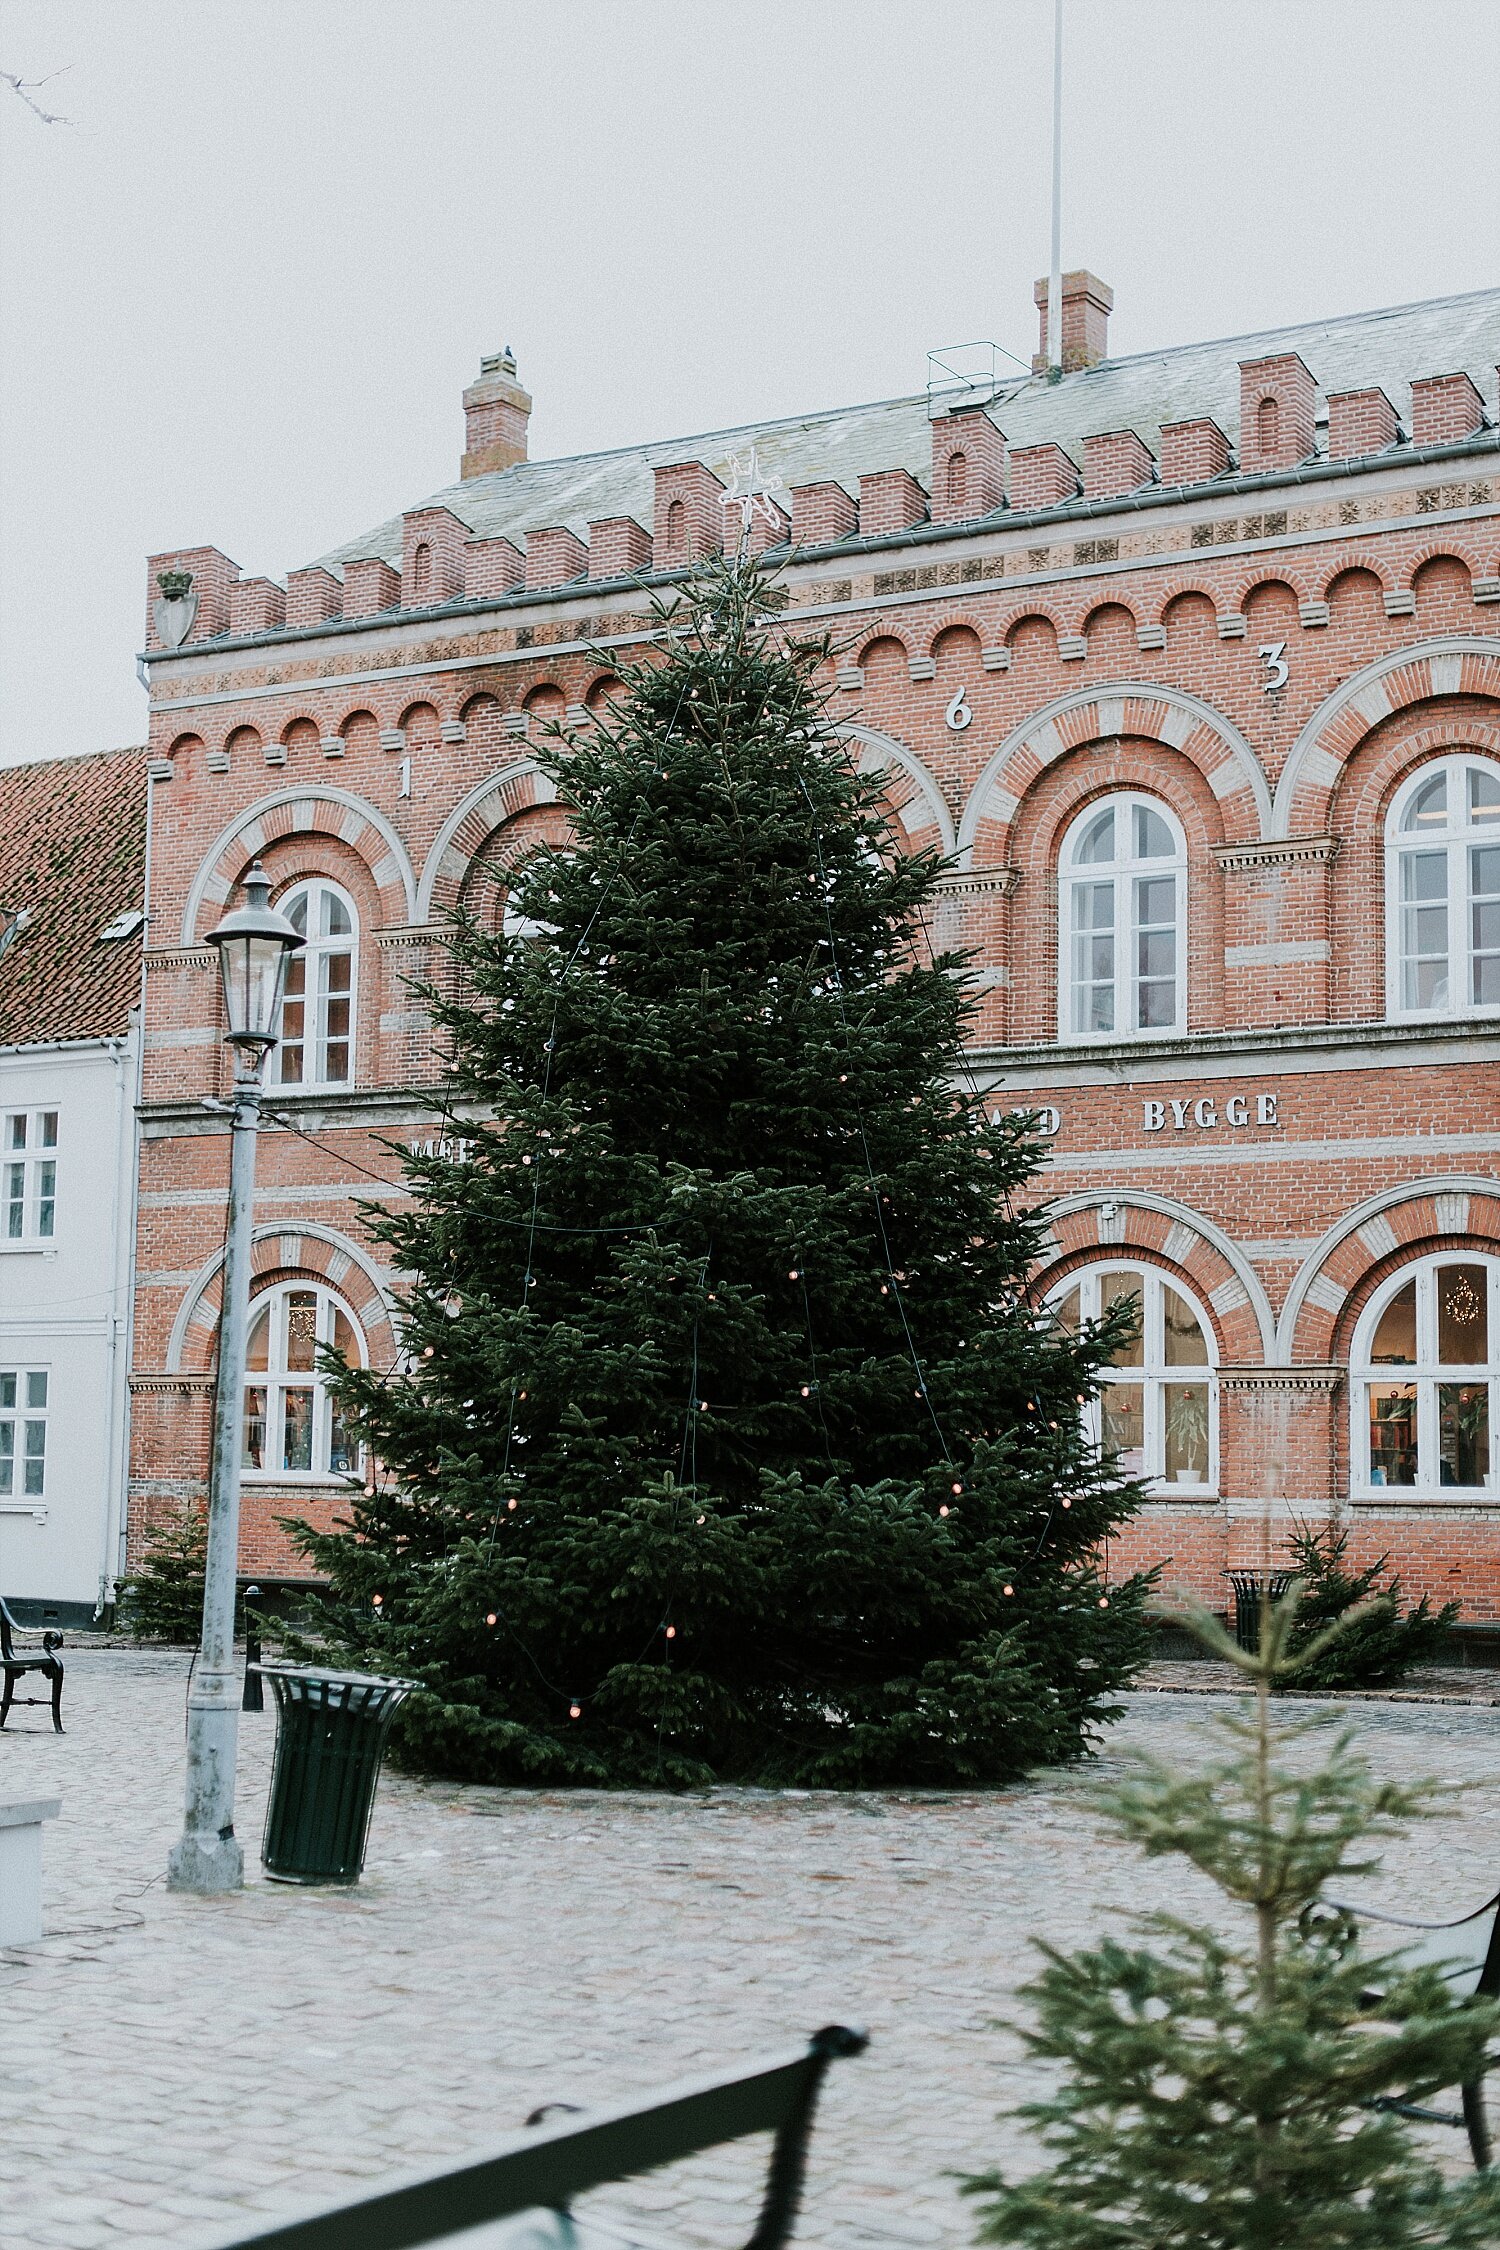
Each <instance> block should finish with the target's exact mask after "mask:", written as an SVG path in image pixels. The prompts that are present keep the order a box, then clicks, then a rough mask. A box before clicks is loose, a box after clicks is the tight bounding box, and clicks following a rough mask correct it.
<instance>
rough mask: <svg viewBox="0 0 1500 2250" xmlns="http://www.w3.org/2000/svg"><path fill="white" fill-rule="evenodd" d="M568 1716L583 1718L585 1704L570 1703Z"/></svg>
mask: <svg viewBox="0 0 1500 2250" xmlns="http://www.w3.org/2000/svg"><path fill="white" fill-rule="evenodd" d="M568 1717H569V1718H570V1719H581V1718H582V1717H583V1705H582V1704H581V1703H570V1704H569V1705H568Z"/></svg>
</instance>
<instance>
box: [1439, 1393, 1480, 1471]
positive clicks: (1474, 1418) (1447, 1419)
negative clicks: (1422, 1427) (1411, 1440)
mask: <svg viewBox="0 0 1500 2250" xmlns="http://www.w3.org/2000/svg"><path fill="white" fill-rule="evenodd" d="M1438 1481H1439V1483H1441V1484H1464V1485H1469V1486H1477V1485H1486V1484H1488V1483H1489V1481H1490V1387H1489V1385H1488V1383H1439V1385H1438Z"/></svg>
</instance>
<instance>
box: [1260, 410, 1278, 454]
mask: <svg viewBox="0 0 1500 2250" xmlns="http://www.w3.org/2000/svg"><path fill="white" fill-rule="evenodd" d="M1280 442H1281V408H1280V407H1279V406H1278V405H1277V403H1276V401H1275V399H1274V398H1263V399H1262V400H1261V402H1260V404H1259V406H1258V407H1257V408H1256V409H1255V443H1256V447H1257V450H1258V451H1259V452H1261V453H1263V454H1265V453H1274V452H1275V451H1276V448H1277V446H1278V445H1279V444H1280Z"/></svg>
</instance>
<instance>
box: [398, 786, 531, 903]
mask: <svg viewBox="0 0 1500 2250" xmlns="http://www.w3.org/2000/svg"><path fill="white" fill-rule="evenodd" d="M556 802H557V785H556V783H555V782H554V781H553V779H552V777H551V775H550V774H546V773H543V771H542V769H541V767H540V766H539V765H538V764H537V762H536V760H535V759H534V758H518V759H516V761H515V762H514V764H512V765H509V766H505V767H503V768H502V770H501V771H500V772H499V773H494V774H491V775H490V776H489V777H488V779H487V780H485V781H481V782H479V783H478V784H477V785H476V787H474V788H473V789H471V790H470V791H469V794H468V795H467V797H465V798H463V799H462V800H461V802H460V803H459V804H457V805H456V806H455V807H454V809H453V811H452V812H451V813H450V814H449V815H448V818H447V819H446V820H445V821H444V823H443V825H442V827H441V828H440V829H439V830H438V832H437V836H436V837H435V839H434V841H433V846H432V849H431V851H430V852H429V853H428V854H427V858H426V862H425V863H424V865H423V868H422V880H421V882H420V883H419V884H418V886H417V910H416V913H415V915H414V916H413V920H414V921H417V922H430V921H431V920H432V917H433V913H434V910H436V911H437V912H438V913H439V914H442V913H451V912H452V911H453V909H454V908H455V907H456V905H457V904H458V900H459V895H460V893H461V892H462V890H463V887H464V881H465V878H466V877H467V875H468V872H469V869H470V868H471V867H472V865H473V863H474V861H475V859H476V858H477V857H478V855H479V853H480V852H482V851H483V849H484V847H485V845H486V844H487V843H488V842H489V840H490V838H491V837H492V836H493V835H494V833H495V831H496V829H497V828H503V827H504V826H505V824H506V822H507V821H510V820H516V819H518V818H519V816H520V815H521V814H522V813H525V812H530V811H531V810H532V809H533V808H534V807H535V806H537V805H551V804H555V803H556Z"/></svg>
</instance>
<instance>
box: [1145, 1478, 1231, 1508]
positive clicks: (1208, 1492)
mask: <svg viewBox="0 0 1500 2250" xmlns="http://www.w3.org/2000/svg"><path fill="white" fill-rule="evenodd" d="M1222 1497H1223V1495H1222V1494H1221V1493H1219V1492H1218V1491H1216V1490H1215V1488H1214V1487H1213V1486H1212V1485H1211V1484H1148V1485H1147V1487H1146V1498H1147V1500H1148V1502H1149V1501H1168V1502H1171V1501H1175V1502H1177V1504H1178V1505H1179V1506H1181V1505H1182V1504H1183V1503H1184V1502H1190V1503H1191V1504H1192V1505H1193V1506H1195V1507H1209V1508H1216V1507H1217V1506H1218V1505H1219V1502H1220V1500H1221V1499H1222Z"/></svg>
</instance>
